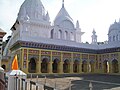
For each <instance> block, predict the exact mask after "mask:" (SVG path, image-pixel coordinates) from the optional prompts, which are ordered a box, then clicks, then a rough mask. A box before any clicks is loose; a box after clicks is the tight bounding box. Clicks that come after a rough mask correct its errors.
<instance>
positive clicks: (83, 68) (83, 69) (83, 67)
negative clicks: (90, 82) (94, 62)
mask: <svg viewBox="0 0 120 90" xmlns="http://www.w3.org/2000/svg"><path fill="white" fill-rule="evenodd" d="M82 72H87V61H82Z"/></svg>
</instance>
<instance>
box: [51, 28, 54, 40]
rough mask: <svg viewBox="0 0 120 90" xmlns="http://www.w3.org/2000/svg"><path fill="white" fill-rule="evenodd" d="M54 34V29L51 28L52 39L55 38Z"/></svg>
mask: <svg viewBox="0 0 120 90" xmlns="http://www.w3.org/2000/svg"><path fill="white" fill-rule="evenodd" d="M53 36H54V29H52V30H51V39H53Z"/></svg>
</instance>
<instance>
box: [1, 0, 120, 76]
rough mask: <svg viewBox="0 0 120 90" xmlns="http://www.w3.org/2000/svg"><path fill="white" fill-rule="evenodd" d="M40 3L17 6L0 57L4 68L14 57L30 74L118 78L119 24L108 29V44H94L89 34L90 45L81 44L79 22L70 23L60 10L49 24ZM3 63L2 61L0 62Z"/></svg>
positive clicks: (35, 0)
mask: <svg viewBox="0 0 120 90" xmlns="http://www.w3.org/2000/svg"><path fill="white" fill-rule="evenodd" d="M45 11H46V10H45V8H44V6H43V4H42V2H41V1H40V0H25V1H24V3H23V4H22V5H21V8H20V10H19V13H18V17H17V19H16V22H15V24H14V25H13V26H12V28H11V30H12V36H11V38H10V40H9V41H8V43H7V45H6V47H5V49H4V52H3V56H4V57H8V58H7V59H6V60H7V62H8V64H6V63H4V64H5V65H6V66H8V67H11V62H12V60H13V58H14V56H15V54H17V55H18V64H19V68H20V69H21V70H23V71H24V72H25V73H27V74H30V73H34V74H55V73H57V74H74V73H76V74H80V73H118V74H120V22H115V23H114V24H112V25H111V26H110V28H109V32H108V43H105V44H99V45H98V44H97V35H96V32H95V30H93V35H92V43H91V44H87V43H82V42H81V39H82V38H81V37H82V35H83V34H84V32H82V31H81V28H80V26H79V21H77V22H76V25H74V23H73V22H74V21H73V19H72V18H71V17H70V15H69V14H68V12H67V10H66V9H65V6H64V0H63V2H62V7H61V9H60V11H59V12H58V14H57V16H56V17H55V19H54V22H53V25H51V23H50V17H49V13H48V12H45ZM3 62H4V60H3Z"/></svg>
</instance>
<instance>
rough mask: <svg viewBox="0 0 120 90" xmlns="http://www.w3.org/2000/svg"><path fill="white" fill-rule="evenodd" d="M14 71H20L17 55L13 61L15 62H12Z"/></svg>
mask: <svg viewBox="0 0 120 90" xmlns="http://www.w3.org/2000/svg"><path fill="white" fill-rule="evenodd" d="M12 70H18V60H17V55H15V57H14V60H13V62H12Z"/></svg>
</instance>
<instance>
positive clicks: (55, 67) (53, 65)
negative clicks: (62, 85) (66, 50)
mask: <svg viewBox="0 0 120 90" xmlns="http://www.w3.org/2000/svg"><path fill="white" fill-rule="evenodd" d="M58 63H59V60H58V59H54V61H53V64H52V67H53V68H52V71H53V73H58Z"/></svg>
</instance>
